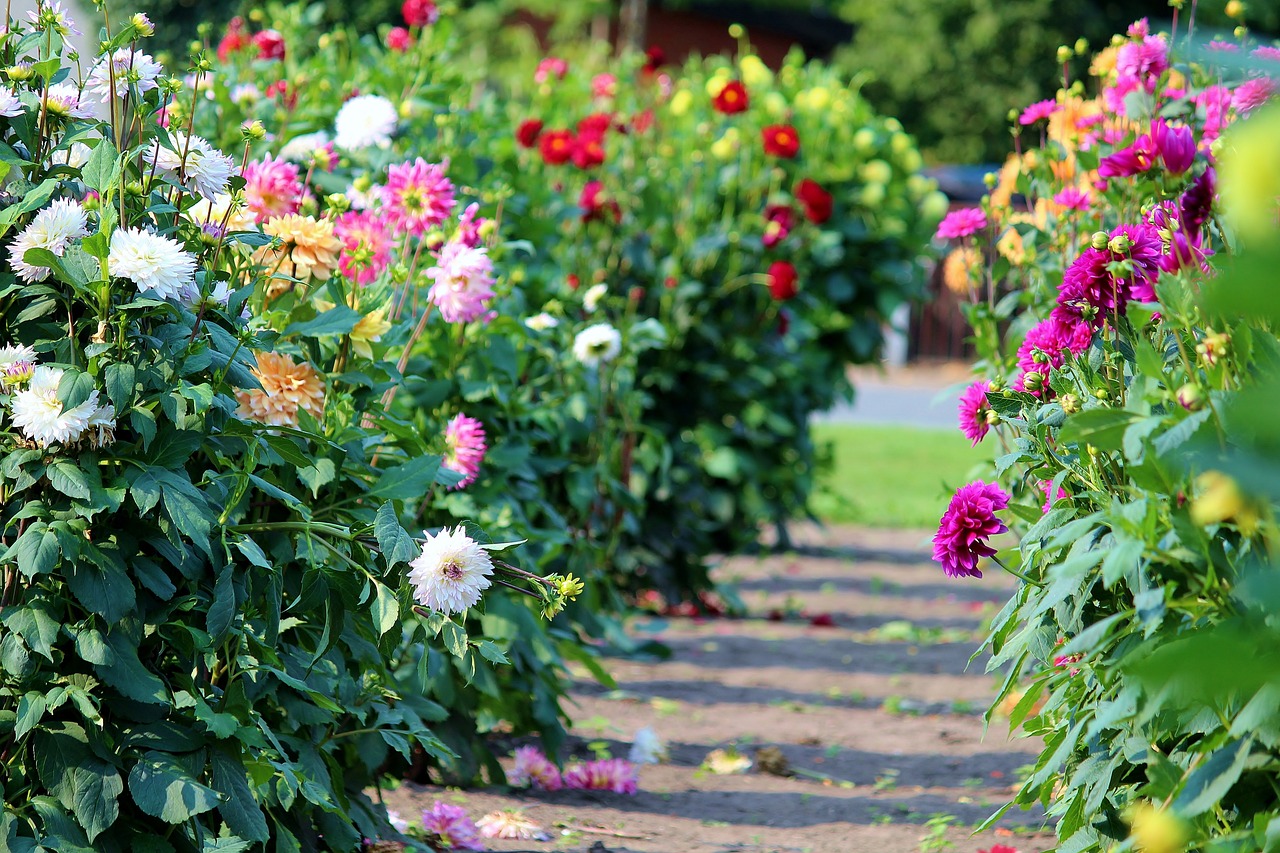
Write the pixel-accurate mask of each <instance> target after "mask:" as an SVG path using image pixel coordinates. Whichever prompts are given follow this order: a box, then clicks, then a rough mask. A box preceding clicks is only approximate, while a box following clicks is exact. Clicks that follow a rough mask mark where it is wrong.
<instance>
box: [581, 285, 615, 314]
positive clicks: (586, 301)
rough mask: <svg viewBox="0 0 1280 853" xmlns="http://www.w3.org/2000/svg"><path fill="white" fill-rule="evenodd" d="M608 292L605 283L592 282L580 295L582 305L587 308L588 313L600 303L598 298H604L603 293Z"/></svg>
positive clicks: (607, 286)
mask: <svg viewBox="0 0 1280 853" xmlns="http://www.w3.org/2000/svg"><path fill="white" fill-rule="evenodd" d="M608 292H609V285H607V284H593V285H591V286H590V287H588V288H587V292H586V293H584V294H583V295H582V307H583V308H586V309H587V313H588V314H590V313H591V312H592V311H595V310H596V308H597V307H598V306H599V305H600V300H601V299H604V297H605V294H606V293H608Z"/></svg>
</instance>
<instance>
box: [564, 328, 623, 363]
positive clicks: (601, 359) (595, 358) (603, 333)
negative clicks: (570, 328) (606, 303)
mask: <svg viewBox="0 0 1280 853" xmlns="http://www.w3.org/2000/svg"><path fill="white" fill-rule="evenodd" d="M620 352H622V335H621V334H620V333H619V332H618V330H617V329H615V328H614V327H613V326H610V325H609V324H608V323H596V324H595V325H593V326H587V327H586V328H585V329H583V330H582V331H581V332H578V334H577V335H575V336H574V338H573V355H574V357H575V358H577V359H578V361H580V362H582V363H583V364H585V365H586V366H587V367H599V366H600V365H601V364H607V363H609V362H611V361H613V360H614V359H615V358H617V357H618V353H620Z"/></svg>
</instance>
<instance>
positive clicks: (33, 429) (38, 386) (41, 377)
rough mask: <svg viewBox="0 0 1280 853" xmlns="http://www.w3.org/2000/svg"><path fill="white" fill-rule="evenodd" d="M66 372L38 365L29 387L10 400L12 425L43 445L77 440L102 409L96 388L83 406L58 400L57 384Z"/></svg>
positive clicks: (32, 373) (18, 391)
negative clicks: (65, 405)
mask: <svg viewBox="0 0 1280 853" xmlns="http://www.w3.org/2000/svg"><path fill="white" fill-rule="evenodd" d="M63 373H64V371H63V370H62V369H61V368H57V367H46V366H45V365H43V364H42V365H38V366H37V367H35V368H34V369H33V370H32V372H31V379H30V380H28V382H27V384H26V387H24V388H21V389H19V390H17V391H15V392H14V394H13V399H12V401H11V403H10V408H11V410H12V414H13V425H14V426H16V427H17V428H18V429H19V430H21V431H22V434H23V435H24V436H26V437H27V438H28V439H30V440H31V441H34V442H35V443H36V444H37V445H38V446H40V447H48V446H49V445H50V444H53V443H54V442H60V443H62V444H70V443H71V442H73V441H76V440H78V439H79V438H80V436H81V435H83V434H84V431H85V430H86V429H88V428H89V420H90V418H92V417H93V415H94V413H96V412H97V411H98V408H99V407H98V392H97V390H94V391H91V392H89V398H88V399H87V400H85V401H84V402H83V403H81V404H80V405H78V406H75V407H74V408H71V409H64V408H63V403H62V401H61V400H59V399H58V383H60V382H61V381H62V376H63ZM112 414H114V412H113V413H112ZM113 423H114V422H113Z"/></svg>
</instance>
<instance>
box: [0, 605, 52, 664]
mask: <svg viewBox="0 0 1280 853" xmlns="http://www.w3.org/2000/svg"><path fill="white" fill-rule="evenodd" d="M3 623H4V626H5V627H6V628H8V629H9V630H11V631H13V632H15V633H16V634H17V635H18V636H20V637H22V639H23V640H25V641H26V643H27V645H28V646H30V647H31V650H32V651H34V652H35V653H36V654H38V655H41V656H43V657H44V658H45V659H46V660H49V661H52V660H53V644H54V642H56V641H57V639H58V631H59V629H60V627H61V625H60V623H59V622H58V620H57V619H54V618H53V617H52V616H51V615H49V605H48V604H47V603H46V602H44V601H39V600H37V601H33V602H32V603H31V604H28V605H25V606H19V607H10V608H8V612H7V613H5V615H4V620H3Z"/></svg>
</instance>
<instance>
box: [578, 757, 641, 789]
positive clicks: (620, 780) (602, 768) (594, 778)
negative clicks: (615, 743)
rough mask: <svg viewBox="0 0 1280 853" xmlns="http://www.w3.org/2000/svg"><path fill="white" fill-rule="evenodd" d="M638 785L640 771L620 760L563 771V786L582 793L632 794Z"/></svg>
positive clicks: (610, 760)
mask: <svg viewBox="0 0 1280 853" xmlns="http://www.w3.org/2000/svg"><path fill="white" fill-rule="evenodd" d="M639 785H640V771H639V770H638V769H637V768H636V766H635V765H634V764H632V763H631V762H630V761H626V760H624V759H621V758H607V759H603V760H601V761H588V762H586V763H584V764H575V765H573V766H572V767H570V768H569V769H568V770H566V771H564V786H565V787H566V788H576V789H578V790H582V791H613V792H614V793H615V794H634V793H636V791H637V790H638V789H639Z"/></svg>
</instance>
